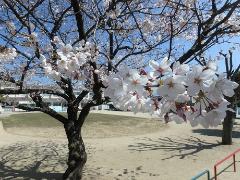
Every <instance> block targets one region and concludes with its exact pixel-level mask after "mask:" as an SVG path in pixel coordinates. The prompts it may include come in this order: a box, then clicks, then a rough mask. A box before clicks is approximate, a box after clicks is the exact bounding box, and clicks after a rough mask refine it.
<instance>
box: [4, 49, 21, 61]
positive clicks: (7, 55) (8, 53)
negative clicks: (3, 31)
mask: <svg viewBox="0 0 240 180" xmlns="http://www.w3.org/2000/svg"><path fill="white" fill-rule="evenodd" d="M16 56H17V52H16V49H15V48H6V47H0V61H3V62H8V61H11V60H13V59H14V58H15V57H16Z"/></svg>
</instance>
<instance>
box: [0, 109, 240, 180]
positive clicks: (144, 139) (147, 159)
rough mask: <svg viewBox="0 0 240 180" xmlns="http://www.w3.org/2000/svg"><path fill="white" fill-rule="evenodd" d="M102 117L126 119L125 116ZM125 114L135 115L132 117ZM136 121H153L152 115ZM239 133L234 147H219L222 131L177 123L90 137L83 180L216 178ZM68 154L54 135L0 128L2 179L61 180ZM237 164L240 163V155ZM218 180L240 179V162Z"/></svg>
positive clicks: (237, 133)
mask: <svg viewBox="0 0 240 180" xmlns="http://www.w3.org/2000/svg"><path fill="white" fill-rule="evenodd" d="M98 113H99V112H98ZM102 113H116V114H121V115H123V114H122V112H109V111H106V112H104V111H103V112H102ZM124 114H125V115H128V116H130V115H134V114H131V113H130V112H126V113H124ZM137 116H140V117H148V118H149V115H147V114H137ZM239 121H240V120H239ZM0 123H1V122H0ZM239 130H240V125H236V126H235V129H234V139H233V141H234V144H233V145H232V146H222V145H220V141H221V126H219V128H218V129H207V130H206V129H203V128H201V127H196V128H191V127H190V126H189V125H188V124H181V125H177V124H175V123H169V124H167V125H165V128H163V129H162V131H159V132H155V133H148V134H142V135H136V136H125V137H112V138H85V142H86V147H87V151H88V162H87V164H86V167H85V169H84V178H83V179H84V180H90V179H93V180H189V179H191V177H192V176H194V175H196V174H197V173H198V172H200V171H202V170H204V169H210V170H211V176H213V165H214V164H215V163H216V162H217V161H218V160H220V159H222V158H223V157H225V156H227V155H228V154H229V153H231V152H232V151H234V150H236V149H238V148H239V147H240V139H239V137H240V132H239ZM54 133H56V132H54ZM33 135H34V134H33ZM66 152H67V146H66V140H65V138H54V136H51V134H49V137H45V138H43V137H42V138H34V137H31V136H29V135H28V136H21V135H13V134H10V133H7V132H6V131H5V130H4V129H3V127H2V126H1V124H0V177H1V178H2V179H14V180H15V179H61V178H60V177H61V173H63V171H64V169H65V168H66V165H65V162H66ZM236 159H237V161H240V153H239V155H237V157H236ZM231 162H232V161H231V160H229V161H227V163H226V164H223V165H221V166H219V170H220V171H221V170H223V169H224V167H226V166H227V165H229V164H231ZM1 178H0V179H1ZM203 179H206V178H203ZM218 179H219V180H226V179H227V180H239V179H240V163H239V162H238V163H237V172H236V173H234V172H233V167H232V166H231V167H230V168H228V169H226V170H225V171H224V172H222V173H221V174H220V175H219V177H218Z"/></svg>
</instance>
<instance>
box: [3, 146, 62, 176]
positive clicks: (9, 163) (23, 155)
mask: <svg viewBox="0 0 240 180" xmlns="http://www.w3.org/2000/svg"><path fill="white" fill-rule="evenodd" d="M64 152H65V153H64ZM65 163H66V146H65V145H63V144H57V143H54V142H48V143H46V142H43V143H41V142H38V143H35V142H31V143H21V144H20V143H18V144H14V145H11V146H6V147H3V148H1V149H0V177H1V178H2V179H4V180H5V179H6V180H7V179H9V180H10V179H19V178H20V179H36V180H38V179H39V180H40V179H52V180H54V179H61V177H62V172H63V170H64V168H66V165H65ZM1 178H0V179H1Z"/></svg>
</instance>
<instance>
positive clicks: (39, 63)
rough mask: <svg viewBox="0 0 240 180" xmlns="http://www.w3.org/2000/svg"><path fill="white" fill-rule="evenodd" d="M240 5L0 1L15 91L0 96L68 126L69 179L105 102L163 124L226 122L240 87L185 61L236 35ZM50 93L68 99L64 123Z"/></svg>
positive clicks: (2, 56)
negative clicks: (86, 127) (94, 113)
mask: <svg viewBox="0 0 240 180" xmlns="http://www.w3.org/2000/svg"><path fill="white" fill-rule="evenodd" d="M239 3H240V0H235V1H233V0H228V1H226V2H222V1H220V0H219V1H218V0H212V1H195V0H194V1H193V0H177V1H175V0H173V1H164V0H163V1H155V0H137V1H132V0H128V1H123V0H105V1H103V0H92V1H85V0H32V1H21V0H2V1H1V2H0V8H1V9H0V15H1V16H0V23H1V32H0V38H1V40H0V43H1V44H2V45H1V47H0V60H1V62H0V67H1V69H0V70H1V77H0V80H2V81H3V82H9V83H12V84H13V85H14V86H15V89H1V90H0V94H2V95H8V94H26V95H29V96H30V97H31V99H32V100H33V101H34V102H35V104H36V107H27V106H23V105H18V108H21V109H24V110H28V111H41V112H43V113H46V114H48V115H50V116H52V117H54V118H55V119H56V120H58V121H60V122H61V123H62V124H63V126H64V128H65V131H66V135H67V139H68V148H69V154H68V162H67V164H68V168H67V170H66V172H65V173H64V175H63V179H74V180H75V179H81V177H82V169H83V167H84V164H85V163H86V160H87V154H86V152H85V146H84V142H83V139H82V135H81V129H82V126H83V124H84V121H85V119H86V117H87V116H88V114H89V112H90V109H91V107H93V106H97V105H101V104H102V103H105V102H108V101H109V99H110V100H111V101H112V102H113V103H114V105H115V106H117V107H119V108H121V109H129V110H132V111H134V112H139V111H140V112H150V113H156V114H159V116H160V117H164V119H165V121H166V122H168V121H176V122H177V123H181V122H186V121H189V122H190V123H191V125H192V126H194V125H197V124H201V125H202V126H204V127H206V128H207V127H212V126H217V125H218V124H219V123H220V121H221V119H223V118H224V117H225V116H226V111H227V110H231V109H230V108H228V105H229V102H228V101H227V100H226V98H225V96H229V97H231V96H233V95H234V93H233V91H234V89H235V88H236V87H237V84H236V83H234V82H232V81H230V80H229V79H227V78H226V77H225V76H224V75H220V74H219V73H217V68H216V66H217V65H216V64H215V63H214V62H213V61H209V62H207V63H206V64H205V65H198V66H194V67H190V66H189V65H188V64H185V63H187V62H190V61H193V60H194V59H195V58H196V57H198V56H200V55H202V54H203V52H204V51H206V50H207V49H209V48H211V47H212V46H214V45H215V44H219V43H224V41H225V38H226V37H230V36H233V35H236V34H238V32H239V29H238V28H239V27H238V23H236V22H238V21H239V16H238V14H239ZM148 65H149V67H147V66H148ZM226 87H228V89H227V88H226ZM75 90H78V91H80V92H81V93H80V94H79V95H76V94H75V93H74V91H75ZM90 92H92V93H93V96H92V97H91V99H88V100H86V99H85V97H86V96H87V95H88V94H89V93H90ZM44 94H52V95H55V96H58V97H59V99H64V100H65V101H66V102H67V117H65V116H63V115H61V114H59V113H57V112H56V111H54V110H53V109H51V108H50V107H49V105H48V104H47V103H46V102H44V99H43V97H42V96H43V95H44ZM216 94H218V96H216ZM190 99H191V100H192V102H193V105H192V104H189V100H190ZM80 103H83V104H84V105H83V106H82V109H81V110H80V113H79V115H78V112H79V104H80Z"/></svg>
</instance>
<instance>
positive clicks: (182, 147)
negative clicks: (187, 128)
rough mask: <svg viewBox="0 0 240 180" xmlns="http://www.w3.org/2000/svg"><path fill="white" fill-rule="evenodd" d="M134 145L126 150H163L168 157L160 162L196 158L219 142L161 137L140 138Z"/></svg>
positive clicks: (191, 137)
mask: <svg viewBox="0 0 240 180" xmlns="http://www.w3.org/2000/svg"><path fill="white" fill-rule="evenodd" d="M140 141H142V142H138V143H136V144H133V145H129V146H128V148H129V150H131V151H154V150H163V151H165V152H167V154H168V157H166V158H163V159H162V160H166V159H171V158H174V157H179V159H184V158H185V157H187V156H189V155H190V156H196V154H197V153H199V152H200V151H202V150H205V149H212V148H215V147H217V146H219V145H221V143H220V142H218V141H216V143H211V142H207V141H203V140H201V139H200V138H198V137H194V136H190V137H189V138H181V137H179V138H178V137H177V138H170V137H163V138H157V139H152V138H148V137H144V138H141V139H140Z"/></svg>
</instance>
